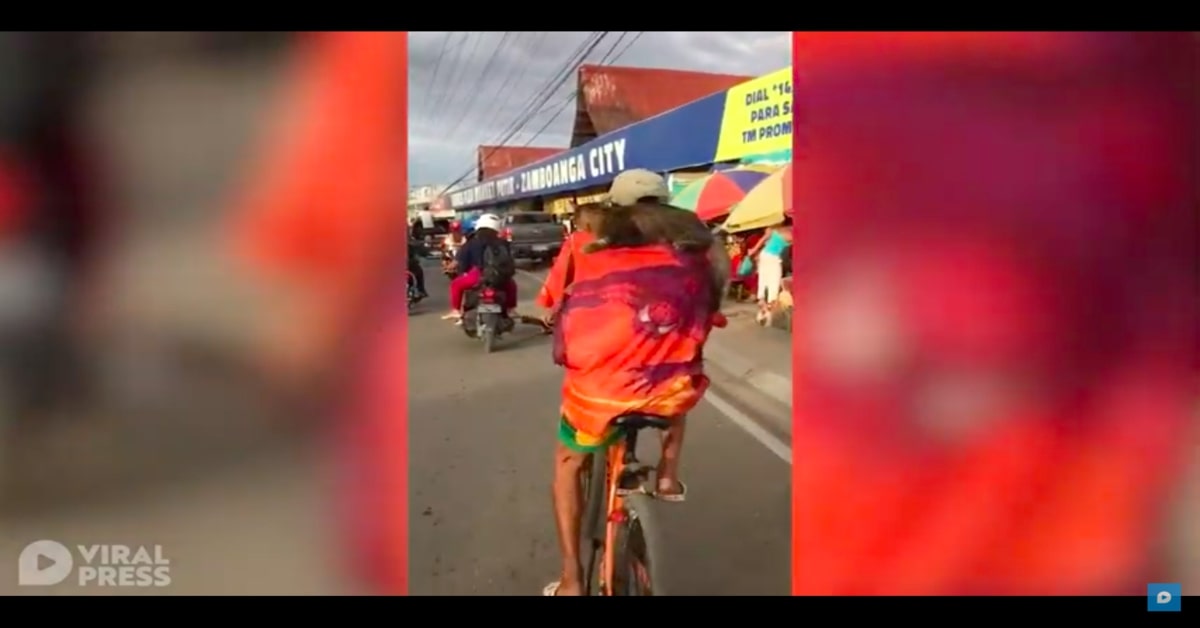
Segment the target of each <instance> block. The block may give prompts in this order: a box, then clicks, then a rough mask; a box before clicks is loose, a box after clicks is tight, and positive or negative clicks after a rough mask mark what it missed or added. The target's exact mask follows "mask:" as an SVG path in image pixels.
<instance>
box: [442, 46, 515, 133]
mask: <svg viewBox="0 0 1200 628" xmlns="http://www.w3.org/2000/svg"><path fill="white" fill-rule="evenodd" d="M513 35H514V33H512V32H507V31H506V32H505V33H504V35H503V36H502V37H501V38H500V41H499V43H497V44H496V47H495V49H493V50H492V54H491V56H489V57H488V59H487V61H486V62H485V63H484V64H483V69H482V70H481V71H480V72H479V76H478V77H477V78H476V79H475V81H473V82H472V83H468V85H471V84H476V85H477V84H479V83H481V82H482V81H483V79H484V78H485V77H486V76H488V70H491V69H492V64H494V63H495V62H496V59H497V58H499V56H500V51H501V50H502V49H504V43H505V42H506V41H508V39H509V37H511V36H513ZM517 39H519V37H518V38H517ZM513 43H516V39H514V40H513ZM503 88H504V87H503V86H501V87H500V89H503ZM479 96H480V95H479V94H478V93H475V95H474V96H473V97H472V98H471V99H469V100H467V102H466V104H465V105H464V107H463V111H462V115H461V116H459V118H458V121H457V122H455V123H454V126H453V127H451V129H450V131H449V132H448V133H447V134H446V138H447V139H448V140H453V139H454V137H455V135H456V134H457V133H458V130H459V128H461V127H462V123H463V122H464V121H465V120H466V119H467V118H468V117H470V114H471V112H472V111H474V110H475V104H476V103H477V102H479V100H480V97H479Z"/></svg>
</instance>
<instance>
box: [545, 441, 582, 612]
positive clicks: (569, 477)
mask: <svg viewBox="0 0 1200 628" xmlns="http://www.w3.org/2000/svg"><path fill="white" fill-rule="evenodd" d="M588 458H589V455H588V454H582V453H579V452H577V451H574V450H572V449H570V448H568V447H567V446H566V445H563V444H562V443H556V444H555V446H554V486H553V491H552V492H553V495H554V523H555V524H556V525H557V528H558V547H559V551H560V552H561V553H562V575H561V576H560V577H559V585H558V595H564V596H565V595H583V564H582V563H581V562H580V560H579V545H580V543H579V534H580V531H579V528H580V525H581V520H582V518H583V487H582V486H581V483H582V482H581V480H582V472H583V465H584V464H586V463H587V461H588Z"/></svg>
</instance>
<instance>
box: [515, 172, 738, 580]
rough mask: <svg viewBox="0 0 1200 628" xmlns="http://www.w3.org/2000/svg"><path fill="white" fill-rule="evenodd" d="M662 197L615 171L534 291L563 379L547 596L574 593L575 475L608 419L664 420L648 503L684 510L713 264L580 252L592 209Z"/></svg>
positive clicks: (663, 190) (643, 175)
mask: <svg viewBox="0 0 1200 628" xmlns="http://www.w3.org/2000/svg"><path fill="white" fill-rule="evenodd" d="M669 196H670V194H669V191H668V188H667V184H666V181H665V180H664V179H663V177H661V176H660V175H658V174H655V173H653V172H649V171H646V170H631V171H626V172H624V173H622V174H620V175H618V176H617V178H616V179H615V180H614V181H613V183H612V187H611V189H610V192H609V195H608V201H607V203H605V204H594V205H585V206H582V207H580V208H579V210H578V214H577V215H576V219H577V223H578V231H576V232H575V233H573V234H572V235H571V237H570V238H569V239H568V243H567V246H566V247H564V248H563V251H562V253H561V254H560V255H559V257H558V259H556V260H555V263H554V267H553V268H552V269H551V271H550V275H549V277H548V278H547V280H546V284H545V286H544V287H543V288H542V291H541V292H540V293H539V295H538V303H539V305H541V306H542V307H544V308H547V309H550V310H552V312H553V314H552V317H553V319H554V321H555V343H554V345H555V346H554V354H555V361H556V362H557V363H558V364H560V365H562V366H563V367H564V369H565V371H566V374H565V377H564V381H563V388H562V391H563V402H562V408H561V416H560V419H559V428H558V443H557V445H556V447H555V453H554V485H553V494H554V512H555V522H556V524H557V529H558V537H559V546H560V549H561V551H562V559H563V563H562V572H561V575H560V577H559V579H558V580H556V581H555V582H552V583H550V584H549V585H547V586H546V588H545V589H544V590H543V594H544V595H547V596H555V595H563V596H572V595H581V594H582V589H583V586H582V585H583V582H582V579H583V575H582V571H583V570H582V565H581V561H580V556H579V545H580V524H581V517H582V513H581V510H582V508H581V503H582V495H581V481H580V480H581V474H582V470H583V469H584V467H585V465H586V464H587V461H588V460H589V457H590V456H591V455H593V454H596V453H601V452H603V451H604V450H605V448H606V447H608V446H609V445H610V444H612V443H613V442H614V441H615V440H616V439H617V438H618V437H619V433H618V431H617V430H616V429H614V428H613V426H612V425H611V423H612V421H613V420H614V419H616V418H617V417H619V416H621V415H623V414H627V413H634V412H636V413H644V414H649V415H657V416H662V417H665V418H670V419H672V420H673V422H674V425H672V427H670V428H669V429H667V430H665V431H664V432H663V448H662V457H661V458H660V461H659V466H658V472H657V474H656V479H657V486H656V490H655V496H656V497H658V498H659V499H661V500H664V501H674V502H680V501H683V499H684V497H685V495H686V492H687V491H686V487H685V486H684V484H683V482H681V481H680V480H679V454H680V450H681V448H682V444H683V427H684V416H685V415H686V414H687V412H688V411H690V410H691V409H692V408H693V407H694V406H695V405H696V404H697V403H699V401H700V399H701V397H703V395H704V391H705V390H706V389H707V388H708V378H707V377H706V376H705V374H704V363H703V359H702V357H701V353H702V349H703V346H704V343H705V341H706V340H707V338H708V333H709V331H710V330H711V329H712V327H713V322H714V320H716V317H715V316H714V311H715V310H716V309H717V308H716V306H717V305H718V304H714V303H713V302H712V300H713V292H712V291H711V290H710V289H709V283H710V282H711V281H712V279H711V278H712V273H711V267H710V263H711V262H710V260H709V259H707V258H706V256H705V255H704V254H703V253H691V252H684V251H680V250H676V249H675V248H674V247H672V246H671V245H669V244H652V245H645V246H637V247H628V248H609V249H605V250H601V251H596V252H592V253H583V252H582V249H583V245H585V244H587V243H588V242H589V241H591V240H593V239H594V236H593V235H592V226H593V225H594V224H595V218H596V216H597V212H604V211H605V210H606V208H608V207H612V206H624V207H630V206H634V205H643V204H651V205H661V204H663V203H665V201H666V200H667V199H668V198H669ZM680 211H683V210H680ZM697 220H698V219H697ZM725 263H726V264H727V263H728V262H725Z"/></svg>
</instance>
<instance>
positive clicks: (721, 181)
mask: <svg viewBox="0 0 1200 628" xmlns="http://www.w3.org/2000/svg"><path fill="white" fill-rule="evenodd" d="M766 178H767V172H764V171H763V169H751V168H735V169H733V170H722V171H720V172H714V173H712V174H710V175H708V176H706V177H704V178H703V179H699V180H697V181H694V182H692V183H689V184H688V185H687V186H686V187H684V188H683V189H682V190H680V191H679V193H677V194H676V195H675V196H674V197H672V198H671V204H672V205H674V206H676V207H679V208H681V209H690V210H692V211H694V212H696V215H697V216H699V217H700V219H701V220H703V221H705V222H709V221H712V220H716V219H717V218H720V217H721V216H724V215H725V214H728V213H729V209H730V208H731V207H733V206H734V205H735V204H737V202H738V201H740V200H742V197H744V196H746V193H747V192H749V191H750V190H751V189H753V188H754V186H756V185H758V184H759V183H761V182H762V181H763V179H766Z"/></svg>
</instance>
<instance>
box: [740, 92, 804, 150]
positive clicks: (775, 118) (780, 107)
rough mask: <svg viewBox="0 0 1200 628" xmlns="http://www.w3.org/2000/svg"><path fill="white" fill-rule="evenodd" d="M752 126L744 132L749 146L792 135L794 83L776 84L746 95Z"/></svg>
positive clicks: (743, 139) (744, 138)
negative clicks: (752, 143)
mask: <svg viewBox="0 0 1200 628" xmlns="http://www.w3.org/2000/svg"><path fill="white" fill-rule="evenodd" d="M746 110H747V111H748V112H749V113H750V126H749V128H748V129H747V130H745V131H743V132H742V141H743V142H746V143H747V144H749V143H750V142H757V141H759V140H764V139H767V138H771V137H780V136H784V135H791V134H792V81H791V79H787V80H785V81H782V82H779V83H774V84H772V85H769V86H765V87H760V88H758V89H755V90H751V91H750V92H749V93H747V94H746Z"/></svg>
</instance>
